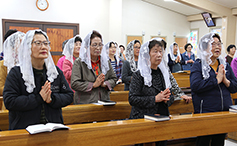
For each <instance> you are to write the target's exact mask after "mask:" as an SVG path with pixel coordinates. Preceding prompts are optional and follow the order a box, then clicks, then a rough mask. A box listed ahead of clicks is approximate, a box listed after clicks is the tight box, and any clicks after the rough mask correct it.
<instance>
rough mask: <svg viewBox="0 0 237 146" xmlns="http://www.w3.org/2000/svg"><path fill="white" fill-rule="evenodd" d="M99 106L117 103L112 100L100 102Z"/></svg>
mask: <svg viewBox="0 0 237 146" xmlns="http://www.w3.org/2000/svg"><path fill="white" fill-rule="evenodd" d="M98 104H101V105H115V104H116V102H115V101H111V100H99V101H98Z"/></svg>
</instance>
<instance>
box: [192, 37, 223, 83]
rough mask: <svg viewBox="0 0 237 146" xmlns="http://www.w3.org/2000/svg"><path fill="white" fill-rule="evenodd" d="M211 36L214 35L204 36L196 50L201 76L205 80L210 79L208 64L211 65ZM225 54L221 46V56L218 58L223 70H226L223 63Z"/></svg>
mask: <svg viewBox="0 0 237 146" xmlns="http://www.w3.org/2000/svg"><path fill="white" fill-rule="evenodd" d="M213 35H214V33H208V34H206V35H204V36H203V37H202V38H201V39H200V41H199V44H198V50H197V58H199V59H200V60H201V64H202V76H203V78H204V80H205V79H208V78H209V77H210V74H209V72H210V70H211V67H210V64H211V63H212V61H211V56H212V55H213V54H212V52H211V50H212V45H211V44H212V42H213V41H214V39H213ZM223 56H226V53H225V49H224V48H223V46H221V55H220V56H219V57H218V59H219V61H220V64H223V65H224V67H225V69H226V62H225V59H224V58H225V57H223Z"/></svg>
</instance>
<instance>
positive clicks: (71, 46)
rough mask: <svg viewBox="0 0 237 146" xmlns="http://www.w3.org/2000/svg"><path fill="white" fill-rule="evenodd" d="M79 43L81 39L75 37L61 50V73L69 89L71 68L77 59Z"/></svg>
mask: <svg viewBox="0 0 237 146" xmlns="http://www.w3.org/2000/svg"><path fill="white" fill-rule="evenodd" d="M81 43H82V40H81V37H80V36H79V35H76V36H75V37H73V38H71V39H70V40H69V41H68V42H67V43H66V45H65V47H64V50H63V55H64V56H65V60H64V61H63V68H62V71H63V74H64V76H65V78H66V80H67V82H68V84H69V86H70V87H71V75H72V66H73V62H74V61H75V60H76V58H78V57H79V51H80V48H81Z"/></svg>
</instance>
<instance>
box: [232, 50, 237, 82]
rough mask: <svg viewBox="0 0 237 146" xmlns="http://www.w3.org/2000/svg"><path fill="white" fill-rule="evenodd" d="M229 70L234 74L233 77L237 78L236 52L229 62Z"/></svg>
mask: <svg viewBox="0 0 237 146" xmlns="http://www.w3.org/2000/svg"><path fill="white" fill-rule="evenodd" d="M231 68H232V70H233V72H234V74H235V77H236V78H237V51H236V52H235V55H234V57H233V60H232V61H231Z"/></svg>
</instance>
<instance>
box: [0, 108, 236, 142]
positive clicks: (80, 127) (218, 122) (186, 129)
mask: <svg viewBox="0 0 237 146" xmlns="http://www.w3.org/2000/svg"><path fill="white" fill-rule="evenodd" d="M236 122H237V113H231V112H216V113H205V114H193V115H180V116H175V117H172V119H171V120H169V121H162V122H154V121H151V120H146V119H135V120H125V121H110V122H100V123H88V124H76V125H69V127H70V129H69V130H58V131H54V132H51V133H40V134H36V135H30V134H28V132H27V131H26V130H13V131H2V132H0V145H9V144H10V145H12V146H15V145H21V146H24V145H47V146H50V145H53V146H54V145H90V146H93V145H96V146H98V145H100V146H106V145H131V144H135V143H146V142H155V141H162V140H172V139H180V138H187V137H195V136H203V135H210V134H219V133H228V132H233V131H237V126H236Z"/></svg>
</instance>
